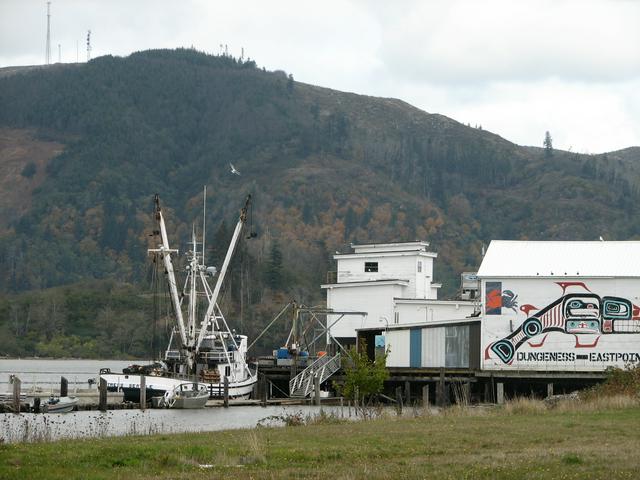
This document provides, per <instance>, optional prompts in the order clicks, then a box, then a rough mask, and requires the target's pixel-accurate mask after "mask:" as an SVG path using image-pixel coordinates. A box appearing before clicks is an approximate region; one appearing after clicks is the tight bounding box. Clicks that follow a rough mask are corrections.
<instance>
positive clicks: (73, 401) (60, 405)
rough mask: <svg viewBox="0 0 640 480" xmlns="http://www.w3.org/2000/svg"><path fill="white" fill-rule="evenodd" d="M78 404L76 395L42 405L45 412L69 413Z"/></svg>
mask: <svg viewBox="0 0 640 480" xmlns="http://www.w3.org/2000/svg"><path fill="white" fill-rule="evenodd" d="M77 405H78V399H77V398H75V397H62V398H60V400H59V401H58V402H56V403H45V404H44V405H42V412H43V413H69V412H72V411H73V409H74V408H76V406H77Z"/></svg>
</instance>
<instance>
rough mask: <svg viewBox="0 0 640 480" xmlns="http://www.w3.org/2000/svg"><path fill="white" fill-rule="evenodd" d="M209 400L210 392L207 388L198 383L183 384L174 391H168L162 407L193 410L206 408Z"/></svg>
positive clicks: (161, 403)
mask: <svg viewBox="0 0 640 480" xmlns="http://www.w3.org/2000/svg"><path fill="white" fill-rule="evenodd" d="M208 400H209V390H208V389H207V387H206V386H204V385H202V384H198V383H181V384H180V385H178V386H177V387H175V388H174V389H173V390H167V391H166V393H165V394H164V396H163V397H162V401H161V402H160V406H161V407H166V408H179V409H187V408H189V409H193V408H204V407H205V405H206V404H207V401H208Z"/></svg>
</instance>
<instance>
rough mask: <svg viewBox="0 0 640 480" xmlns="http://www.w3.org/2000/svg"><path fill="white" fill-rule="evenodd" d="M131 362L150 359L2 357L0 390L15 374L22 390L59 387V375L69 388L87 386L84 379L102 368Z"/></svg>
mask: <svg viewBox="0 0 640 480" xmlns="http://www.w3.org/2000/svg"><path fill="white" fill-rule="evenodd" d="M132 363H139V364H140V363H141V364H144V363H149V362H147V361H145V360H136V361H132V360H42V359H29V360H15V359H11V360H5V359H0V393H2V392H8V391H10V390H11V386H10V385H9V375H11V374H14V375H18V377H20V380H22V385H23V390H26V389H28V388H29V387H31V386H38V387H42V388H45V389H46V388H58V387H60V377H61V376H64V377H65V378H66V379H67V380H68V381H69V389H70V390H71V391H73V388H74V387H77V388H88V382H87V380H89V379H90V378H91V379H94V380H96V379H97V378H98V374H99V372H100V369H101V368H110V369H111V371H113V372H121V371H122V369H123V368H124V367H127V366H129V365H131V364H132Z"/></svg>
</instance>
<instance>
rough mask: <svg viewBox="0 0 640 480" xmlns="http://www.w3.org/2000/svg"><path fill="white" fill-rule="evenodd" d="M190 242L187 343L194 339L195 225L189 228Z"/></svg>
mask: <svg viewBox="0 0 640 480" xmlns="http://www.w3.org/2000/svg"><path fill="white" fill-rule="evenodd" d="M191 242H192V245H193V249H192V250H191V253H192V256H191V258H190V259H189V274H188V278H189V320H188V322H187V330H188V331H187V335H188V338H189V343H193V340H194V339H195V331H194V329H195V325H196V306H197V303H198V297H197V291H196V280H197V279H196V273H197V271H198V268H199V266H198V258H197V257H198V254H197V253H196V252H197V250H196V248H197V244H196V231H195V226H192V228H191Z"/></svg>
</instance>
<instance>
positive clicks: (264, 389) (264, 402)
mask: <svg viewBox="0 0 640 480" xmlns="http://www.w3.org/2000/svg"><path fill="white" fill-rule="evenodd" d="M260 382H261V384H262V388H261V390H262V398H261V399H260V400H261V401H260V405H261V406H263V407H266V406H267V376H266V375H265V374H264V373H263V374H262V377H261V379H260Z"/></svg>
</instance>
